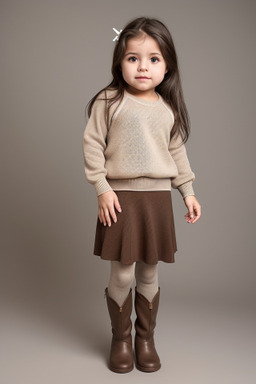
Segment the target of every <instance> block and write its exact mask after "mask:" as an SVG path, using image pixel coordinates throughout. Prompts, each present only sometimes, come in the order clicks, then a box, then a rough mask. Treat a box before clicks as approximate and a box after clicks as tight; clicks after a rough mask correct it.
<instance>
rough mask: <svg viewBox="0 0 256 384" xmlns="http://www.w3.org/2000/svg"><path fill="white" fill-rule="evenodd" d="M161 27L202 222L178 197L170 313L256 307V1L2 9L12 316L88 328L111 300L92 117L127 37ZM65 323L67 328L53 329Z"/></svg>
mask: <svg viewBox="0 0 256 384" xmlns="http://www.w3.org/2000/svg"><path fill="white" fill-rule="evenodd" d="M138 16H149V17H157V18H159V19H160V20H162V21H163V22H164V23H166V25H167V26H168V27H169V29H170V31H171V33H172V35H173V39H174V42H175V45H176V49H177V53H178V58H179V62H180V70H181V76H182V83H183V89H184V95H185V100H186V103H187V107H188V110H189V113H190V119H191V125H192V131H191V136H190V139H189V141H188V143H187V151H188V156H189V159H190V163H191V167H192V169H193V171H194V172H195V175H196V180H195V183H194V188H195V192H196V196H197V198H198V200H199V202H200V204H201V205H202V217H201V219H200V220H199V222H197V223H196V224H194V225H190V224H187V223H186V221H185V219H184V215H185V213H186V212H187V210H186V207H185V205H184V203H183V201H182V198H181V196H180V195H179V193H178V192H177V191H174V190H173V191H172V196H173V205H174V216H175V225H176V235H177V243H178V252H177V253H176V262H175V263H174V264H168V265H166V264H165V265H164V264H161V265H160V267H159V274H160V285H161V287H162V300H163V302H164V301H166V302H167V301H168V300H187V301H190V302H193V301H200V300H202V302H205V301H207V302H208V303H209V302H212V303H220V304H221V305H222V304H223V305H249V306H250V305H252V303H253V298H255V267H256V258H255V229H254V228H255V224H254V219H255V170H254V165H255V68H256V62H255V50H254V49H253V47H254V42H255V41H254V40H255V39H254V37H255V22H254V21H255V2H253V1H249V0H247V1H202V0H192V1H185V0H173V1H164V0H159V1H150V0H148V1H140V0H136V1H135V0H129V1H120V0H119V1H116V0H112V1H98V0H96V1H76V0H74V1H58V0H51V1H49V0H45V1H32V0H31V1H29V0H23V1H18V0H8V1H1V22H0V32H1V33H0V36H1V78H2V79H1V117H0V118H1V268H0V273H1V276H0V288H1V289H0V295H1V309H2V310H3V309H4V308H7V307H13V308H16V310H17V311H41V313H42V317H45V318H46V320H48V321H52V320H54V321H55V320H56V321H57V322H58V321H59V322H61V321H65V320H63V319H64V318H65V319H67V318H68V316H69V315H70V314H73V316H76V314H77V317H79V313H80V312H79V311H81V308H84V307H85V305H92V304H93V303H94V302H99V301H102V300H103V290H104V288H105V286H106V284H107V281H108V274H109V264H108V262H106V261H102V260H100V258H99V257H96V256H93V253H92V251H93V241H94V233H95V226H96V219H97V199H96V195H95V191H94V189H93V187H92V186H91V185H89V184H88V183H87V182H86V179H85V175H84V170H83V155H82V136H83V131H84V127H85V123H86V119H85V115H84V111H85V106H86V104H87V103H88V101H89V100H90V98H91V97H92V96H93V95H94V94H95V93H96V92H97V91H98V90H99V89H101V88H102V87H103V86H105V85H106V84H107V83H108V82H109V81H110V80H111V73H110V67H111V57H112V52H113V48H114V45H115V42H114V41H113V39H114V38H115V36H116V33H115V31H114V30H113V28H116V29H117V30H120V29H122V28H123V27H124V25H125V24H126V23H127V22H128V21H130V20H131V19H133V18H135V17H138ZM52 317H54V319H53V318H52Z"/></svg>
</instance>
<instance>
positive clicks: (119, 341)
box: [105, 288, 134, 373]
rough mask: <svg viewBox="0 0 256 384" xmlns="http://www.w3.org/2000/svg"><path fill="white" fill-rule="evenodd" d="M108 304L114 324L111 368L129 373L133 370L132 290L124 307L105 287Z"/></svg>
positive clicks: (114, 370)
mask: <svg viewBox="0 0 256 384" xmlns="http://www.w3.org/2000/svg"><path fill="white" fill-rule="evenodd" d="M105 295H106V298H107V306H108V311H109V315H110V319H111V326H112V335H113V336H112V342H111V349H110V358H109V369H110V370H111V371H113V372H116V373H128V372H130V371H132V370H133V366H134V365H133V352H132V335H131V330H132V322H131V319H130V317H131V312H132V290H131V289H130V292H129V295H128V296H127V298H126V299H125V301H124V303H123V305H122V307H119V305H118V304H117V303H116V301H115V300H113V299H112V298H111V297H110V296H109V294H108V288H106V289H105Z"/></svg>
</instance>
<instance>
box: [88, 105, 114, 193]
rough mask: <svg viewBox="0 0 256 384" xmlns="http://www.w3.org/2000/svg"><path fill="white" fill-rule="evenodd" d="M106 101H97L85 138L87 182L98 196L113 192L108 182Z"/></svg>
mask: <svg viewBox="0 0 256 384" xmlns="http://www.w3.org/2000/svg"><path fill="white" fill-rule="evenodd" d="M104 113H105V100H99V98H98V99H96V101H95V102H94V104H93V107H92V111H91V115H90V117H89V120H88V122H87V124H86V127H85V131H84V136H83V155H84V170H85V175H86V178H87V181H88V182H89V183H91V184H92V185H93V186H94V187H95V189H96V193H97V196H99V195H101V194H102V193H104V192H107V191H110V190H112V188H111V187H110V185H109V183H108V182H107V179H106V176H107V170H106V168H105V156H104V151H105V149H106V137H107V126H106V122H105V116H104Z"/></svg>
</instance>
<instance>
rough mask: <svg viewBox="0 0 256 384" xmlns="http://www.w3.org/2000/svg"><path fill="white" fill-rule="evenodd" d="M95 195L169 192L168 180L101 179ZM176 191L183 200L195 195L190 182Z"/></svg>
mask: <svg viewBox="0 0 256 384" xmlns="http://www.w3.org/2000/svg"><path fill="white" fill-rule="evenodd" d="M95 188H96V192H97V195H98V196H99V195H101V194H103V193H105V192H107V191H111V190H115V191H171V189H172V186H171V179H170V178H150V177H138V178H132V179H105V178H103V179H101V180H99V181H98V182H97V183H96V184H95ZM177 189H178V191H179V192H180V194H181V195H182V197H183V198H185V197H186V196H191V195H195V193H194V189H193V186H192V181H189V182H187V183H184V184H182V185H180V186H179V187H178V188H177Z"/></svg>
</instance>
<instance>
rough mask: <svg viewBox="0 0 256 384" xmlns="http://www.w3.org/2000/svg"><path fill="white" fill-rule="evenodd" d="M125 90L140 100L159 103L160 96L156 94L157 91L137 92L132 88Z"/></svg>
mask: <svg viewBox="0 0 256 384" xmlns="http://www.w3.org/2000/svg"><path fill="white" fill-rule="evenodd" d="M125 90H126V91H127V92H128V93H129V94H130V95H132V96H134V97H137V98H138V99H141V100H145V101H158V99H159V96H158V93H157V92H155V90H152V92H150V93H147V92H136V91H134V90H133V89H131V88H125Z"/></svg>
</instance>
